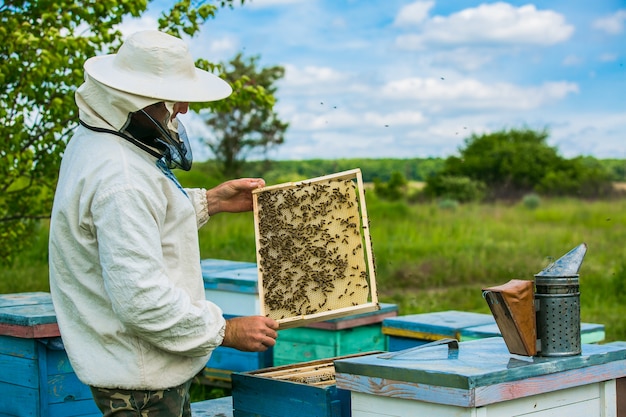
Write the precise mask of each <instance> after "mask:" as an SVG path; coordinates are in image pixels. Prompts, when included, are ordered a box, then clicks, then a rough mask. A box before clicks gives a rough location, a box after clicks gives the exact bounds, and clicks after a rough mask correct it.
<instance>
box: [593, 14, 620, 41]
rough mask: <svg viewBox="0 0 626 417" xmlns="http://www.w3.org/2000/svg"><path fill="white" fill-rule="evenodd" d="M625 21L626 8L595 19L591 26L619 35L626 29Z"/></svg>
mask: <svg viewBox="0 0 626 417" xmlns="http://www.w3.org/2000/svg"><path fill="white" fill-rule="evenodd" d="M625 21H626V10H618V11H617V12H615V13H613V14H612V15H610V16H607V17H603V18H600V19H596V20H594V21H593V23H592V25H591V26H592V27H593V28H594V29H598V30H601V31H603V32H606V33H608V34H609V35H619V34H621V33H622V32H623V31H624V22H625Z"/></svg>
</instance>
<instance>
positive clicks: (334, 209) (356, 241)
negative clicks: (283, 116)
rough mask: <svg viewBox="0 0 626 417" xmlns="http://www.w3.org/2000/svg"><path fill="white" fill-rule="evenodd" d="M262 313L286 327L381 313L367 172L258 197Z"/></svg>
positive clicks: (255, 198)
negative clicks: (364, 178)
mask: <svg viewBox="0 0 626 417" xmlns="http://www.w3.org/2000/svg"><path fill="white" fill-rule="evenodd" d="M253 204H254V221H255V234H256V248H257V266H258V276H259V298H260V304H261V305H260V307H261V314H262V315H265V316H268V317H271V318H273V319H275V320H277V321H278V323H279V325H280V328H281V329H284V328H289V327H295V326H301V325H303V324H305V323H308V322H315V321H323V320H327V319H330V318H335V317H342V316H346V315H351V314H355V313H359V312H366V311H374V310H377V309H378V308H379V306H378V299H377V294H376V279H375V267H374V259H373V254H372V245H371V239H370V234H369V221H368V218H367V210H366V206H365V195H364V188H363V181H362V178H361V171H360V170H359V169H355V170H351V171H345V172H342V173H337V174H332V175H328V176H324V177H318V178H313V179H310V180H305V181H300V182H295V183H286V184H279V185H274V186H269V187H264V188H260V189H257V190H255V191H254V192H253Z"/></svg>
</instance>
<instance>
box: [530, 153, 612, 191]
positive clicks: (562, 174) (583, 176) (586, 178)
mask: <svg viewBox="0 0 626 417" xmlns="http://www.w3.org/2000/svg"><path fill="white" fill-rule="evenodd" d="M535 189H536V190H537V191H538V192H540V193H543V194H548V195H554V196H567V195H571V196H580V197H605V196H609V195H611V193H612V192H613V184H612V182H611V173H610V172H609V171H608V170H606V168H604V166H602V165H601V164H600V163H599V162H598V161H597V160H595V159H594V158H589V157H588V158H583V157H578V158H574V159H571V160H569V161H563V162H562V163H561V164H559V165H557V166H556V167H554V168H552V169H549V170H547V171H546V173H545V176H544V177H543V178H542V179H541V181H540V182H539V183H538V184H537V186H536V187H535Z"/></svg>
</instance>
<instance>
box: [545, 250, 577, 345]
mask: <svg viewBox="0 0 626 417" xmlns="http://www.w3.org/2000/svg"><path fill="white" fill-rule="evenodd" d="M586 252H587V245H586V244H584V243H583V244H581V245H579V246H577V247H576V248H574V249H572V250H571V251H569V252H568V253H567V254H565V255H563V256H562V257H561V258H559V259H558V260H557V261H555V262H553V263H552V264H550V265H549V266H548V267H546V268H545V269H544V270H543V271H541V272H539V273H538V274H536V275H535V310H536V320H537V355H538V356H574V355H580V353H581V341H580V285H579V274H578V271H579V269H580V265H581V264H582V261H583V258H584V257H585V253H586Z"/></svg>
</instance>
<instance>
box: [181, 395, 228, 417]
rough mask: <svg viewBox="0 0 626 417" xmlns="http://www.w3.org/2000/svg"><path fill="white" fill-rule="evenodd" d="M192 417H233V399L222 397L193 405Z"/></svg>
mask: <svg viewBox="0 0 626 417" xmlns="http://www.w3.org/2000/svg"><path fill="white" fill-rule="evenodd" d="M191 415H192V417H232V416H233V397H231V396H229V397H222V398H216V399H212V400H206V401H197V402H193V403H191Z"/></svg>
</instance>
